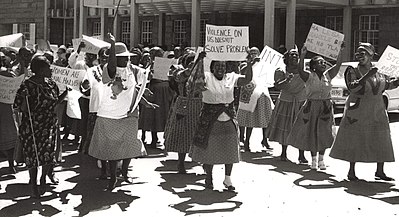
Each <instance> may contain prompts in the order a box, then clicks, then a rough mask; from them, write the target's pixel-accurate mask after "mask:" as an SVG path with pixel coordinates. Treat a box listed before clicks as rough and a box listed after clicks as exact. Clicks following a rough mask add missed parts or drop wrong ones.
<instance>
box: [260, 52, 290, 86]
mask: <svg viewBox="0 0 399 217" xmlns="http://www.w3.org/2000/svg"><path fill="white" fill-rule="evenodd" d="M259 58H260V61H259V63H256V64H255V65H254V67H253V77H254V80H255V81H256V82H257V83H259V84H262V85H265V86H267V87H272V86H273V85H274V72H275V70H276V69H277V68H285V64H284V61H283V55H282V54H281V53H279V52H277V51H276V50H274V49H273V48H271V47H269V46H267V45H266V46H265V47H264V48H263V50H262V52H261V54H260V56H259Z"/></svg>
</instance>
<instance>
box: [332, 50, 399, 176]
mask: <svg viewBox="0 0 399 217" xmlns="http://www.w3.org/2000/svg"><path fill="white" fill-rule="evenodd" d="M373 55H374V46H373V45H371V44H370V43H360V44H359V46H358V48H357V52H356V54H355V57H356V59H357V60H358V62H359V64H358V66H357V67H356V68H353V67H351V66H348V68H347V69H346V71H345V81H346V85H347V87H348V89H349V91H350V93H349V97H348V99H347V100H346V103H345V110H344V116H343V117H342V120H341V124H340V127H339V130H338V133H337V137H336V139H335V141H334V145H333V147H332V149H331V152H330V156H331V157H332V158H336V159H340V160H345V161H348V162H350V167H349V171H348V179H349V180H350V181H356V180H358V178H357V177H356V173H355V163H356V162H377V170H376V172H375V177H376V179H382V180H385V181H393V180H394V179H393V178H391V177H388V176H387V175H385V173H384V162H393V161H395V158H394V152H393V148H392V141H391V133H390V129H389V120H388V115H387V112H386V109H385V104H384V101H383V98H382V93H383V92H384V91H385V90H387V89H393V88H396V87H398V85H399V81H398V80H397V79H396V80H390V78H389V77H388V76H386V75H383V74H381V73H379V72H378V69H377V68H376V67H375V66H374V65H373V64H372V63H371V60H372V58H373Z"/></svg>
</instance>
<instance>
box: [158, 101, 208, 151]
mask: <svg viewBox="0 0 399 217" xmlns="http://www.w3.org/2000/svg"><path fill="white" fill-rule="evenodd" d="M183 104H184V105H183ZM185 106H186V107H185ZM201 106H202V99H201V98H188V97H182V96H179V97H178V98H177V99H176V102H175V103H174V104H173V106H172V107H171V112H170V115H169V118H168V123H167V124H166V126H167V127H166V128H165V133H164V137H165V142H164V144H165V150H166V151H168V152H178V153H188V152H189V151H190V147H191V144H192V140H193V136H194V133H195V129H196V127H197V122H198V119H199V115H200V112H201ZM183 107H185V108H183ZM182 109H184V110H186V111H181V110H182Z"/></svg>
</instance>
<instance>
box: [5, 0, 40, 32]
mask: <svg viewBox="0 0 399 217" xmlns="http://www.w3.org/2000/svg"><path fill="white" fill-rule="evenodd" d="M0 8H1V11H0V28H1V30H0V34H2V35H4V34H11V33H12V24H22V23H36V38H43V36H44V29H43V28H44V25H43V24H44V19H43V15H44V0H1V1H0ZM10 25H11V29H10V27H9V26H10ZM2 26H4V28H2Z"/></svg>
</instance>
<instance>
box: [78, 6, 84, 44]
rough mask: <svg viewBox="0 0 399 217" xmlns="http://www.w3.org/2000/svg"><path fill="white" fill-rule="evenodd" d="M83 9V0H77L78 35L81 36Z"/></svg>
mask: <svg viewBox="0 0 399 217" xmlns="http://www.w3.org/2000/svg"><path fill="white" fill-rule="evenodd" d="M83 11H84V4H83V0H80V2H79V37H82V35H83V23H84V20H83V13H84V12H83Z"/></svg>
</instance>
